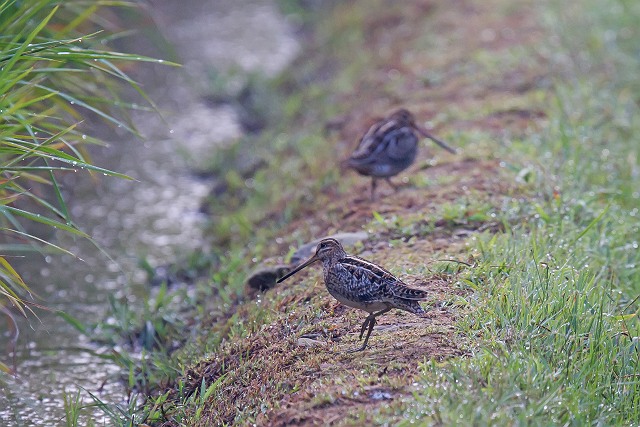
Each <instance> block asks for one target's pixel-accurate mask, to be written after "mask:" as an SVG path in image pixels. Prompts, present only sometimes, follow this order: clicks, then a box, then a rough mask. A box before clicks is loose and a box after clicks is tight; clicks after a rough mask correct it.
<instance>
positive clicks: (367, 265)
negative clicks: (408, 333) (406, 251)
mask: <svg viewBox="0 0 640 427" xmlns="http://www.w3.org/2000/svg"><path fill="white" fill-rule="evenodd" d="M316 261H321V262H322V271H323V273H324V284H325V285H326V286H327V290H328V291H329V293H330V294H331V295H333V297H334V298H335V299H337V300H338V301H340V302H341V303H343V304H345V305H348V306H349V307H353V308H358V309H360V310H364V311H367V312H369V316H368V317H367V318H366V319H365V321H364V323H363V324H362V328H361V329H360V338H359V339H360V340H362V335H363V334H364V331H365V329H367V327H368V328H369V330H368V332H367V336H366V337H365V339H364V343H363V344H362V347H359V348H357V349H354V350H351V352H355V351H362V350H364V349H365V348H366V347H367V342H368V341H369V336H370V335H371V331H373V326H374V325H375V324H376V317H378V316H380V315H382V314H384V313H386V312H387V311H389V310H391V309H392V308H399V309H400V310H405V311H409V312H411V313H414V314H417V315H419V316H423V315H425V314H426V313H425V311H424V309H423V308H422V307H420V304H418V301H421V300H424V299H426V297H427V292H426V291H423V290H419V289H411V288H409V287H407V285H406V284H404V283H403V282H402V281H401V280H399V279H397V278H396V277H394V276H393V274H391V273H389V272H388V271H387V270H385V269H384V268H382V267H380V266H378V265H376V264H373V263H371V262H369V261H365V260H363V259H361V258H358V257H355V256H352V255H347V253H346V252H345V251H344V249H343V247H342V245H341V244H340V242H338V241H337V240H335V239H330V238H328V239H324V240H322V241H321V242H320V243H318V246H317V249H316V254H315V255H314V256H312V257H311V258H309V260H307V261H306V262H304V263H303V264H301V265H299V266H298V267H296V268H295V269H294V270H292V271H291V272H289V274H287V275H286V276H284V277H283V278H281V279H280V280H278V283H280V282H282V281H283V280H285V279H286V278H288V277H289V276H291V275H293V274H295V273H296V272H298V271H300V270H302V269H303V268H305V267H306V266H308V265H309V264H311V263H313V262H316Z"/></svg>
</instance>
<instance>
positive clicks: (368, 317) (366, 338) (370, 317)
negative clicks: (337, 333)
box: [348, 307, 391, 353]
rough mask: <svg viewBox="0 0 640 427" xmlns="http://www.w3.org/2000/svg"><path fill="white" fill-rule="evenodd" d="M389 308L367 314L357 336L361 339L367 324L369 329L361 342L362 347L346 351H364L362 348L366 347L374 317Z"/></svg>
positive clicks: (374, 320)
mask: <svg viewBox="0 0 640 427" xmlns="http://www.w3.org/2000/svg"><path fill="white" fill-rule="evenodd" d="M389 310H391V307H389V308H385V309H384V310H380V311H379V312H377V313H371V314H370V315H369V316H367V318H366V319H364V323H363V324H362V328H361V329H360V338H359V339H362V334H363V333H364V330H365V328H366V327H367V326H369V330H368V331H367V336H366V337H365V338H364V343H362V347H358V348H356V349H353V350H349V351H348V353H356V352H358V351H364V349H365V348H367V343H368V342H369V337H370V336H371V332H373V327H374V326H375V324H376V317H378V316H380V315H382V314H384V313H386V312H387V311H389Z"/></svg>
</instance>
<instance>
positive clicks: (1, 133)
mask: <svg viewBox="0 0 640 427" xmlns="http://www.w3.org/2000/svg"><path fill="white" fill-rule="evenodd" d="M113 7H125V8H132V7H137V6H136V3H135V2H127V1H106V0H105V1H101V0H97V1H93V2H86V1H74V0H70V1H65V2H60V1H54V0H32V1H18V0H6V1H2V2H0V174H1V177H0V229H1V230H2V240H1V242H0V253H2V256H0V310H1V311H2V312H3V313H4V314H6V315H7V316H8V318H9V320H10V321H11V319H13V317H12V316H13V314H12V311H17V312H19V313H20V314H21V315H25V316H26V315H27V311H32V310H31V308H30V307H33V306H37V303H36V302H35V301H34V300H33V295H31V293H30V291H29V288H28V285H27V284H26V283H25V282H24V281H23V280H22V278H21V276H20V273H19V272H18V271H16V270H15V269H14V268H13V267H12V266H11V262H10V256H11V254H16V253H23V252H25V251H26V252H62V253H69V251H68V250H67V249H65V248H63V247H60V246H57V245H56V244H55V243H53V242H51V241H49V240H48V239H49V237H48V236H50V234H49V235H48V236H44V237H43V236H41V235H40V234H41V233H38V232H37V231H36V232H34V231H32V230H35V229H37V228H36V227H34V226H33V224H39V225H40V226H41V227H40V228H39V229H40V230H42V226H44V227H45V228H48V229H50V230H60V231H63V232H67V233H71V234H73V235H76V236H80V237H83V238H90V236H88V235H86V234H85V233H84V232H83V231H82V230H80V229H79V228H78V227H77V225H76V224H75V223H74V222H73V218H71V216H70V214H69V210H68V208H67V205H66V203H65V200H64V197H63V191H62V190H61V186H60V176H61V175H62V174H64V173H73V172H77V171H86V172H88V174H87V178H89V177H90V176H91V175H95V174H99V175H109V176H115V177H119V178H124V179H129V177H127V176H125V175H123V174H120V173H117V172H115V171H110V170H107V169H103V168H101V167H99V166H97V165H94V164H92V162H91V159H90V157H89V153H88V151H87V146H88V145H90V144H103V141H100V140H99V139H98V138H96V137H95V136H93V135H92V134H91V132H90V130H89V129H90V127H91V126H89V125H87V124H83V122H85V121H86V122H88V124H91V123H95V121H96V120H100V121H102V122H106V123H107V124H109V125H111V126H113V127H117V128H121V129H123V130H126V131H128V132H131V133H134V134H135V133H136V130H135V127H134V125H133V124H132V123H130V121H129V120H128V118H127V110H130V109H134V108H135V109H145V108H146V109H153V104H152V103H151V102H150V101H149V100H148V99H147V101H148V102H147V105H149V107H148V108H147V107H140V106H138V105H136V104H131V103H128V102H126V101H124V100H122V99H120V97H119V95H118V93H119V92H120V91H121V88H122V85H123V84H125V85H128V86H130V87H131V88H133V90H135V91H136V92H137V93H138V94H139V96H141V97H142V98H145V99H146V95H145V94H144V92H143V91H142V90H141V89H140V87H139V86H138V84H137V83H136V82H135V81H134V80H133V79H131V78H130V77H129V76H128V75H127V73H126V72H125V69H124V68H123V67H122V65H123V64H127V63H132V62H140V61H146V62H156V63H161V62H163V61H159V60H155V59H152V58H146V57H142V56H139V55H131V54H123V53H120V52H115V51H112V50H111V49H109V44H110V42H111V41H112V39H113V38H114V37H115V36H114V31H116V30H117V18H116V16H115V15H113V14H112V13H111V12H110V10H109V9H110V8H113ZM105 28H107V29H108V31H106V30H105ZM72 255H74V256H75V257H77V258H80V256H81V254H72ZM0 368H3V369H4V370H7V369H8V368H7V367H6V366H3V365H0Z"/></svg>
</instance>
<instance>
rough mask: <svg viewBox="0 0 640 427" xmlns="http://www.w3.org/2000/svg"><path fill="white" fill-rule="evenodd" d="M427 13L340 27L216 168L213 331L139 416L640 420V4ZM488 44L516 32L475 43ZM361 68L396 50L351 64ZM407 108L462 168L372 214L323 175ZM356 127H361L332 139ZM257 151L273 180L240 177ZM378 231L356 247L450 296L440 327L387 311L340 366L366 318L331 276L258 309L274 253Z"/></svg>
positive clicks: (590, 1) (360, 13) (355, 180)
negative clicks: (253, 294)
mask: <svg viewBox="0 0 640 427" xmlns="http://www.w3.org/2000/svg"><path fill="white" fill-rule="evenodd" d="M380 4H381V3H376V4H375V5H377V6H379V5H380ZM384 4H385V5H387V6H388V3H384ZM286 7H287V8H288V9H287V10H295V3H291V2H286ZM422 7H423V6H421V5H420V4H418V2H415V3H414V2H407V3H403V7H402V8H400V7H393V6H389V7H386V8H380V9H378V8H376V7H373V6H371V3H369V2H366V4H365V2H362V3H360V2H351V3H350V4H349V5H343V4H337V5H335V6H334V7H333V9H331V11H328V12H325V13H327V15H326V18H325V15H321V16H323V19H322V20H320V21H319V22H317V23H315V24H314V27H313V31H314V33H313V34H314V37H315V40H316V41H315V43H316V44H311V47H310V48H309V49H308V51H309V52H313V53H314V54H313V55H311V57H310V58H309V57H305V58H303V59H302V60H301V61H300V63H298V64H295V65H294V67H293V70H292V71H290V72H289V73H287V74H285V75H284V76H282V77H281V79H280V81H276V82H274V83H273V84H275V85H276V88H277V89H278V90H276V91H275V92H272V95H269V96H273V97H274V99H277V100H278V101H279V102H278V103H279V104H280V105H284V106H285V108H284V110H283V112H282V113H281V114H280V115H276V116H277V117H279V119H278V121H277V123H273V122H272V123H270V124H269V125H268V127H267V130H266V131H265V132H264V133H262V134H258V135H254V136H252V137H249V138H247V139H244V140H242V141H240V142H239V144H238V145H237V146H235V147H230V148H229V149H228V150H227V151H225V152H223V153H221V154H220V156H221V157H220V158H219V159H218V160H217V162H216V164H215V165H214V173H216V174H217V176H218V177H220V179H221V180H222V181H223V182H224V187H226V189H227V191H226V192H224V191H223V192H221V194H220V195H219V197H218V198H217V199H216V200H215V201H213V202H212V214H213V219H214V226H213V228H212V230H211V233H212V235H213V239H214V241H215V242H216V246H217V249H216V251H217V252H216V256H215V257H214V260H213V262H212V263H211V265H210V266H208V267H205V269H204V271H207V272H208V273H207V274H208V279H209V280H203V281H201V282H199V283H198V284H197V285H196V289H198V291H197V292H202V293H201V294H200V295H202V296H204V295H206V296H207V300H206V302H205V303H202V304H200V303H198V300H197V299H196V300H194V301H192V304H193V307H194V308H193V310H195V312H196V313H197V314H196V315H195V317H197V319H198V322H201V323H198V324H199V325H200V326H201V327H200V329H201V332H200V333H197V334H195V335H194V336H192V337H190V338H189V339H188V340H187V342H186V343H185V345H184V346H183V347H181V348H180V349H178V350H177V351H175V352H173V353H172V354H171V355H170V357H169V359H165V363H166V364H167V365H165V366H166V367H167V368H166V370H165V373H166V375H167V378H168V380H167V381H166V382H165V381H164V380H161V379H160V378H159V377H152V379H151V380H150V383H153V382H154V381H155V382H156V383H158V382H160V383H162V384H161V387H160V390H159V391H157V392H155V393H154V394H153V395H152V397H150V398H149V400H148V401H147V403H146V405H145V406H144V407H143V408H141V409H140V412H138V413H137V415H139V416H141V418H138V419H143V420H146V421H147V422H155V423H165V425H211V424H215V425H225V424H226V425H231V424H249V423H256V424H267V423H268V424H272V425H279V424H285V423H287V422H289V423H291V422H300V423H303V422H309V423H312V422H317V423H329V422H336V423H338V424H354V425H362V424H385V423H387V424H394V425H395V424H407V425H408V424H414V423H417V424H420V425H519V424H533V425H546V424H568V425H584V424H600V425H629V424H634V423H635V424H637V423H638V422H640V409H639V408H640V404H639V403H640V402H639V401H638V400H639V399H640V397H639V396H640V393H639V390H638V388H639V386H640V361H639V360H640V359H639V354H640V351H639V349H638V336H640V321H639V319H638V312H639V310H640V302H639V300H638V295H640V288H639V287H638V286H639V285H638V284H639V283H640V277H639V275H640V272H639V271H640V270H639V267H638V266H639V265H640V263H639V261H640V260H639V258H640V255H639V254H640V252H639V251H638V247H637V246H638V241H637V240H638V236H639V235H640V234H639V233H638V230H639V227H640V220H638V217H639V215H640V212H638V199H639V198H640V194H639V193H638V190H637V189H638V188H639V184H640V182H639V180H640V178H639V177H640V175H639V174H638V148H637V147H636V145H637V144H636V142H637V141H636V140H635V139H634V138H636V139H637V137H635V135H638V134H640V133H639V132H638V131H640V129H638V127H639V126H640V122H639V121H638V118H639V117H640V115H639V114H638V106H639V102H640V99H638V96H637V94H638V87H637V80H636V79H635V78H634V76H636V75H638V71H640V70H639V68H640V61H639V60H638V58H637V47H636V46H635V44H634V41H635V40H637V39H638V36H639V35H638V34H637V31H638V30H637V28H636V26H635V25H634V22H637V21H638V19H640V10H638V6H637V5H635V3H633V2H628V1H624V0H581V1H580V2H579V3H577V4H576V5H574V6H573V7H571V8H569V9H566V5H560V4H557V3H554V2H552V1H549V2H544V4H543V5H536V6H533V5H532V4H530V3H523V4H519V5H512V4H511V3H509V2H503V1H501V0H492V1H491V2H490V3H489V4H483V5H476V6H475V8H474V10H473V11H472V12H473V13H470V11H469V10H468V9H465V8H459V7H456V6H455V5H452V6H451V7H447V8H441V7H435V8H431V9H423V8H422ZM306 19H308V17H307V18H306ZM460 20H464V22H465V26H459V25H457V24H458V23H459V22H460ZM307 22H308V21H307ZM398 22H402V23H404V24H405V25H404V27H403V26H398V25H397V23H398ZM540 22H544V25H542V26H541V25H540V24H539V23H540ZM394 23H395V24H394ZM454 24H455V25H454ZM398 28H400V29H401V28H405V30H404V32H403V31H401V30H399V29H398ZM492 28H499V29H500V28H502V29H509V28H512V29H514V28H517V29H518V30H519V31H517V32H514V33H513V34H512V33H510V32H509V31H507V30H504V33H499V34H498V36H496V37H497V38H495V39H491V37H487V38H486V40H483V39H481V38H478V34H489V33H483V31H484V30H486V29H492ZM585 34H588V35H589V36H588V37H586V38H585V37H584V35H585ZM427 35H428V37H427ZM489 35H490V34H489ZM453 41H456V42H455V43H454V42H453ZM462 41H464V43H463V42H462ZM502 43H503V44H502ZM385 49H387V51H390V52H392V54H391V57H388V56H385V54H384V52H385ZM355 51H358V52H362V53H366V52H377V53H379V55H377V56H375V57H374V55H359V56H358V60H357V61H350V57H352V56H353V54H352V53H353V52H355ZM397 52H400V54H398V53H397ZM394 55H395V56H394ZM318 58H320V59H318ZM504 64H508V65H509V66H505V65H504ZM391 66H394V67H395V68H396V69H397V70H399V71H398V73H399V74H398V73H391V76H395V77H393V78H390V77H389V76H390V74H389V68H390V67H391ZM327 69H330V70H331V72H330V73H322V72H321V71H320V70H325V71H326V70H327ZM425 70H428V71H425ZM425 73H427V75H425ZM327 74H328V76H327ZM321 77H322V78H321ZM416 82H421V83H420V84H418V83H416ZM301 89H304V90H303V91H302V90H301ZM400 103H401V104H403V105H406V106H408V107H410V108H412V109H414V110H416V111H418V112H420V113H422V115H421V117H422V116H424V117H430V118H431V119H432V123H433V125H434V126H435V127H436V129H437V131H438V134H439V135H441V136H442V137H443V138H444V139H446V140H454V141H456V144H455V145H456V146H458V147H461V148H463V149H464V150H465V154H464V155H463V156H460V157H446V156H445V155H441V154H435V153H436V152H435V151H432V153H434V154H435V155H436V156H438V157H437V159H436V161H434V162H432V161H431V160H430V159H429V160H428V158H429V157H430V156H428V155H426V154H422V157H421V158H420V159H419V161H418V166H417V167H416V169H413V170H412V176H411V178H409V179H408V180H407V181H408V183H409V185H408V186H407V188H404V189H403V190H402V191H400V192H399V193H397V194H391V193H387V194H386V195H384V196H382V197H381V199H380V200H379V201H378V202H377V203H376V204H375V206H374V205H369V204H368V202H367V201H366V200H364V199H362V200H361V199H359V198H358V196H359V195H361V194H366V191H367V189H368V187H367V186H368V182H367V181H366V180H363V179H361V178H360V177H355V176H353V175H348V174H345V173H344V172H343V171H338V170H337V168H333V167H331V168H327V167H326V165H328V164H329V165H333V164H335V163H336V159H338V158H340V157H341V156H342V154H343V152H346V150H348V148H349V144H350V141H352V139H353V138H354V135H356V134H357V132H358V131H359V128H360V127H361V126H359V125H360V124H361V123H360V121H364V119H362V118H361V116H364V115H367V114H372V113H374V112H379V111H384V110H385V109H387V108H390V107H391V106H393V105H397V104H400ZM300 106H306V108H301V107H300ZM287 109H288V110H287ZM336 116H337V118H338V119H341V118H342V119H344V121H345V122H346V123H347V124H346V125H344V126H342V127H341V128H340V129H339V130H337V131H335V132H334V133H329V134H326V135H327V136H326V137H320V136H319V135H323V132H324V129H323V128H324V124H325V123H328V122H334V121H335V119H336ZM338 121H339V120H338ZM353 123H355V124H353ZM356 125H358V126H356ZM356 128H358V129H356ZM248 147H251V148H252V150H251V155H250V156H244V155H243V154H244V153H246V152H247V151H248ZM327 147H329V148H327ZM246 157H249V159H257V160H259V162H256V161H253V160H252V161H250V162H248V164H250V165H252V164H253V165H256V164H259V165H260V167H249V168H246V169H244V170H243V169H242V168H238V167H237V166H238V165H240V164H242V162H243V161H246ZM245 164H246V163H245ZM238 170H240V171H241V172H238ZM451 177H454V178H453V179H452V178H451ZM354 194H355V196H354ZM362 229H364V230H366V231H367V232H368V233H369V235H370V237H369V239H368V240H367V241H365V242H364V243H363V245H361V246H358V247H356V248H354V249H353V251H354V252H355V253H360V254H363V256H366V257H367V258H368V259H371V260H372V261H375V262H380V263H381V264H383V265H384V266H385V267H387V268H388V269H390V270H391V271H392V272H394V273H396V274H398V275H399V276H400V277H401V278H403V279H404V280H406V281H407V282H408V283H410V284H412V285H414V286H426V287H428V289H429V290H430V291H431V293H432V294H433V300H432V301H429V305H431V306H436V307H433V309H432V311H433V312H434V316H435V317H434V318H433V319H432V320H431V321H430V322H429V323H427V324H425V323H420V322H418V321H415V319H413V318H412V317H411V316H409V315H404V314H402V313H389V314H388V315H387V316H385V317H384V318H383V319H382V321H381V325H380V327H378V328H377V329H376V331H375V332H374V335H373V336H372V348H371V349H369V350H368V351H367V352H366V353H365V354H362V355H358V356H360V357H353V356H352V355H345V354H344V353H343V351H342V350H344V349H345V348H350V347H352V346H353V345H354V343H355V338H354V333H355V332H356V330H357V328H358V325H359V323H360V322H361V321H362V316H361V313H357V312H355V311H353V310H347V309H345V308H344V307H342V306H340V305H339V304H337V303H335V302H334V301H333V300H332V299H331V298H330V297H329V296H327V294H326V291H325V289H324V287H323V285H322V283H321V280H320V277H319V275H318V273H317V271H314V270H309V271H306V272H304V273H300V275H299V276H297V280H296V281H294V282H292V283H290V284H288V285H287V286H281V287H278V288H275V289H273V290H271V291H268V292H266V293H264V294H261V295H259V296H258V297H257V299H255V300H250V299H248V298H247V297H246V296H245V295H244V293H243V290H244V289H243V287H244V278H245V277H246V274H247V272H248V271H249V270H250V269H251V268H252V267H253V265H254V262H255V261H254V260H261V259H265V258H270V257H271V258H273V257H275V256H277V254H280V255H282V257H284V255H285V254H286V253H287V252H288V251H290V247H292V246H296V245H297V244H299V243H302V242H305V241H308V240H310V239H311V238H314V237H317V236H319V235H322V234H327V233H331V232H335V231H357V230H362ZM442 260H450V261H451V260H453V261H454V262H444V261H442ZM207 269H208V270H207ZM205 289H207V292H209V293H208V294H205V293H204V292H205ZM161 312H162V310H158V313H161ZM127 322H129V321H127ZM124 323H126V322H124ZM138 325H139V323H138ZM301 338H305V339H310V340H312V344H311V345H316V347H307V344H301V343H300V339H301ZM302 342H303V343H308V341H302ZM313 342H315V344H313ZM318 343H319V344H318ZM178 372H180V374H179V375H177V376H176V374H177V373H178ZM143 381H149V380H148V379H144V380H143ZM149 385H151V384H149ZM151 389H153V387H151ZM380 396H382V398H379V397H380ZM386 396H389V397H388V398H387V397H386Z"/></svg>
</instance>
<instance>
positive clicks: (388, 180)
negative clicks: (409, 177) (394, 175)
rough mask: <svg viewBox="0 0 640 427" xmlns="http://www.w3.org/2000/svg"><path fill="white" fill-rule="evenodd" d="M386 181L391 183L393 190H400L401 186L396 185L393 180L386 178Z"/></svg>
mask: <svg viewBox="0 0 640 427" xmlns="http://www.w3.org/2000/svg"><path fill="white" fill-rule="evenodd" d="M385 179H386V180H387V182H388V183H389V185H390V186H391V188H393V189H394V190H395V191H398V188H400V186H399V185H396V184H394V183H393V182H392V181H391V178H385Z"/></svg>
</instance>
